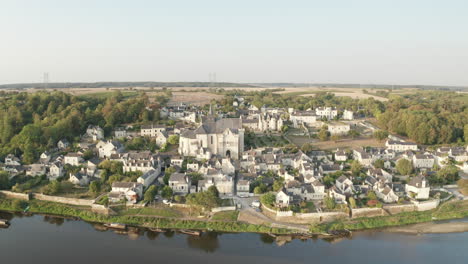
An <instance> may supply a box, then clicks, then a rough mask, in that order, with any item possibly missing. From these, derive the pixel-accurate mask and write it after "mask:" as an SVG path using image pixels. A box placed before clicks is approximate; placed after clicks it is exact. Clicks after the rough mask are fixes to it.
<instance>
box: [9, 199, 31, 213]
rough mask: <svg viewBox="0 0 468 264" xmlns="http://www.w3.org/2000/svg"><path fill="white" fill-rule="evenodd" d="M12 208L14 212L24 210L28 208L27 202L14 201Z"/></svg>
mask: <svg viewBox="0 0 468 264" xmlns="http://www.w3.org/2000/svg"><path fill="white" fill-rule="evenodd" d="M12 207H13V208H14V209H15V210H19V211H22V210H24V209H26V207H28V202H26V201H23V200H14V201H13V203H12Z"/></svg>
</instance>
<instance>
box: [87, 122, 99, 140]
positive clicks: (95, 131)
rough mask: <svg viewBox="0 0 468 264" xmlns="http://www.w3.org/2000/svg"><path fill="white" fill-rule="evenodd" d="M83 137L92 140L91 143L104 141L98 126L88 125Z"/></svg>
mask: <svg viewBox="0 0 468 264" xmlns="http://www.w3.org/2000/svg"><path fill="white" fill-rule="evenodd" d="M85 136H86V137H89V138H92V139H93V141H98V140H101V139H104V130H103V129H102V128H101V127H100V126H93V125H89V126H88V128H87V129H86V134H85Z"/></svg>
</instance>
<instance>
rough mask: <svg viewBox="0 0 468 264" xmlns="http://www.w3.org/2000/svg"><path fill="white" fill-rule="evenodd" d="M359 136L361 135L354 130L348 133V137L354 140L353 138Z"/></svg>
mask: <svg viewBox="0 0 468 264" xmlns="http://www.w3.org/2000/svg"><path fill="white" fill-rule="evenodd" d="M360 135H361V133H359V132H358V131H357V130H354V129H351V130H349V132H348V137H351V138H352V139H355V138H357V137H359V136H360Z"/></svg>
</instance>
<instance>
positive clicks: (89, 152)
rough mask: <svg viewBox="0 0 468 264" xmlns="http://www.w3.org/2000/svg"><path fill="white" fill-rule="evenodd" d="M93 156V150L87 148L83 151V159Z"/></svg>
mask: <svg viewBox="0 0 468 264" xmlns="http://www.w3.org/2000/svg"><path fill="white" fill-rule="evenodd" d="M93 156H94V152H93V151H92V150H91V149H88V150H86V151H85V152H84V153H83V159H84V160H90V159H91V158H92V157H93Z"/></svg>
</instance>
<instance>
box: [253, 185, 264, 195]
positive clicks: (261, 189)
mask: <svg viewBox="0 0 468 264" xmlns="http://www.w3.org/2000/svg"><path fill="white" fill-rule="evenodd" d="M266 191H267V187H266V185H265V184H263V183H261V184H260V185H259V186H257V187H255V188H254V193H255V194H262V193H265V192H266Z"/></svg>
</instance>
